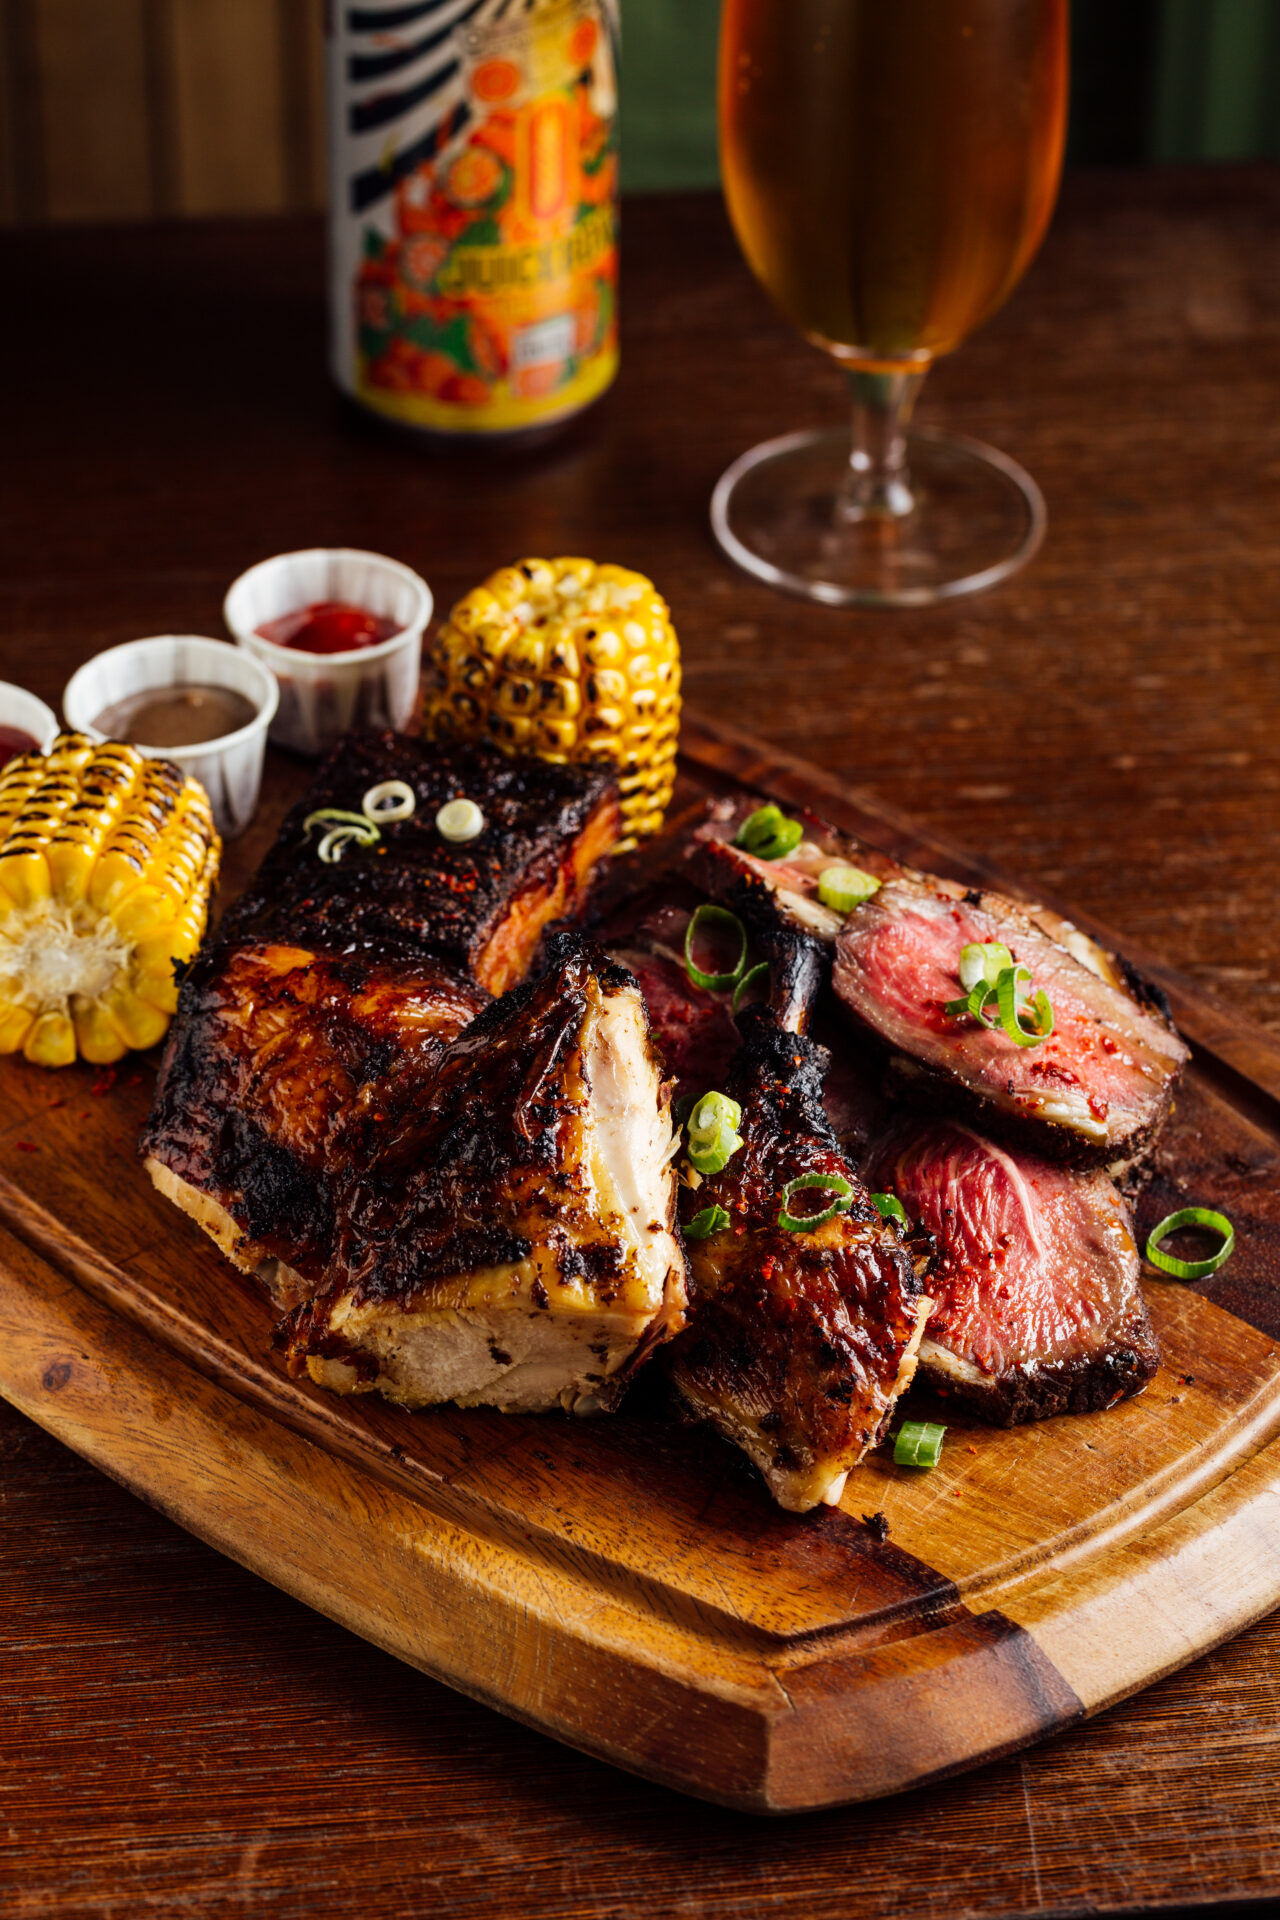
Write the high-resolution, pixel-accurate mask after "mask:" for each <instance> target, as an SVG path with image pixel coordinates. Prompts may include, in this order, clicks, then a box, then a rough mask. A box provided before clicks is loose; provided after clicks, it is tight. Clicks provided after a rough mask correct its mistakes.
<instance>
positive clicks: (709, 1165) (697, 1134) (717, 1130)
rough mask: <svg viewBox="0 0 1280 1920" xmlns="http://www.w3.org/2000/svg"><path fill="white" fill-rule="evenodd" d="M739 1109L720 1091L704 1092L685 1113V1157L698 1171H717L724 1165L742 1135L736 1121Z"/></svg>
mask: <svg viewBox="0 0 1280 1920" xmlns="http://www.w3.org/2000/svg"><path fill="white" fill-rule="evenodd" d="M741 1119H742V1108H741V1107H740V1106H739V1105H738V1103H737V1101H736V1100H730V1099H728V1098H727V1096H726V1095H725V1094H723V1093H704V1094H703V1096H702V1098H701V1100H699V1102H698V1104H697V1106H696V1107H695V1108H694V1109H693V1112H692V1113H691V1114H690V1115H689V1127H688V1134H689V1160H690V1163H691V1164H692V1165H693V1166H694V1167H696V1169H697V1171H698V1172H699V1173H719V1171H720V1169H721V1168H722V1167H727V1166H728V1164H729V1162H730V1160H731V1159H732V1158H733V1156H734V1154H735V1153H736V1152H737V1151H738V1148H739V1147H740V1146H741V1145H742V1135H741V1134H740V1133H739V1132H738V1122H739V1121H740V1120H741Z"/></svg>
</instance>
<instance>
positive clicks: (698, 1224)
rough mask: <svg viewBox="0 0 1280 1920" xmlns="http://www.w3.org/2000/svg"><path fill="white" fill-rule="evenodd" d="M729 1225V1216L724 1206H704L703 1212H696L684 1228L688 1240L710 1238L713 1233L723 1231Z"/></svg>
mask: <svg viewBox="0 0 1280 1920" xmlns="http://www.w3.org/2000/svg"><path fill="white" fill-rule="evenodd" d="M728 1225H729V1216H728V1214H727V1213H726V1212H725V1209H724V1208H723V1207H716V1206H710V1207H704V1208H703V1209H702V1212H701V1213H695V1214H694V1216H693V1218H692V1220H691V1221H690V1222H689V1224H688V1226H687V1227H686V1228H685V1230H684V1237H685V1239H686V1240H709V1239H710V1238H711V1236H712V1234H713V1233H723V1232H724V1230H725V1228H726V1227H727V1226H728Z"/></svg>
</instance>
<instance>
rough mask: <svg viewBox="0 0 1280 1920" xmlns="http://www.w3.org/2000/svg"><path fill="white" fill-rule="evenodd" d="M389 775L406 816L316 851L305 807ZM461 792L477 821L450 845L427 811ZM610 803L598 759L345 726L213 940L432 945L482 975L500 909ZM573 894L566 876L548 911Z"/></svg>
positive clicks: (611, 788) (345, 802) (567, 907)
mask: <svg viewBox="0 0 1280 1920" xmlns="http://www.w3.org/2000/svg"><path fill="white" fill-rule="evenodd" d="M389 779H395V780H405V781H407V782H408V783H409V785H410V786H412V788H413V790H414V793H415V795H416V797H417V808H416V811H415V812H414V814H413V815H412V817H411V818H410V819H408V820H398V821H395V822H393V823H391V824H389V825H387V826H385V827H384V828H383V829H382V838H381V840H380V841H379V842H378V843H377V844H376V845H374V846H372V847H360V846H356V845H349V846H348V847H347V848H346V849H345V850H344V852H343V855H342V858H341V860H339V861H337V862H335V863H334V864H333V865H328V866H326V865H324V864H322V863H321V862H320V861H319V860H318V859H317V858H316V856H315V850H314V849H315V840H316V836H315V833H314V831H313V833H312V835H311V837H310V840H308V838H307V836H306V835H305V834H304V831H303V822H304V821H305V820H306V818H307V816H308V815H309V814H311V813H314V812H316V811H318V810H319V809H321V808H324V807H340V808H343V809H345V810H347V811H348V812H350V811H358V810H359V807H360V803H361V800H362V799H363V797H364V795H365V793H367V792H368V790H369V788H370V787H372V786H375V785H377V784H378V782H380V781H383V780H389ZM460 796H464V797H467V798H471V799H475V800H476V801H477V802H478V803H479V805H480V806H481V807H482V809H483V812H484V815H485V821H486V825H485V830H484V832H483V833H481V834H480V835H479V836H478V837H477V838H476V839H475V840H471V841H467V842H465V843H464V844H462V845H455V844H453V843H451V842H449V841H447V840H445V839H444V838H443V837H442V836H441V835H440V833H439V832H438V831H437V829H436V824H435V820H436V814H437V812H438V811H439V809H440V807H441V806H442V805H443V804H444V802H445V801H446V800H451V799H456V798H458V797H460ZM616 806H617V798H616V783H615V781H614V778H613V776H612V773H611V772H610V771H609V770H607V769H601V768H592V767H570V766H563V767H559V766H550V765H548V764H547V763H546V762H545V761H542V760H536V759H532V758H526V759H513V758H509V757H508V756H507V755H506V754H502V753H498V752H497V751H496V749H495V750H491V749H490V748H488V747H485V746H483V745H470V746H468V745H458V746H451V747H450V748H449V749H448V750H447V751H443V750H442V749H440V748H438V747H432V746H429V745H426V744H424V743H423V742H422V741H420V740H411V739H408V738H406V737H405V736H404V735H403V734H395V733H363V734H348V735H347V736H346V737H345V738H344V739H343V740H341V741H340V742H339V743H338V745H337V747H335V749H334V751H333V753H332V754H331V755H330V757H329V759H328V760H327V761H326V763H325V765H324V766H323V767H322V768H321V770H320V772H319V774H318V775H317V776H316V779H315V781H314V783H313V784H312V786H311V788H310V790H309V792H308V793H307V795H306V797H305V798H304V799H302V800H300V801H299V802H298V805H297V806H296V807H294V809H293V810H292V812H291V813H290V814H288V815H287V817H286V819H285V821H284V824H283V826H282V827H281V829H280V833H279V836H278V838H277V840H276V843H275V845H274V846H273V847H272V849H271V851H270V852H269V853H268V854H267V857H266V859H265V860H264V861H263V863H262V866H261V868H260V869H259V871H258V875H257V877H256V879H255V880H254V882H253V883H252V885H251V886H250V887H249V889H248V891H247V892H246V893H244V894H242V895H241V897H240V899H239V900H238V901H237V902H236V903H235V905H234V906H233V907H232V908H231V910H230V912H229V913H228V914H227V916H226V919H225V920H224V922H223V924H222V927H221V928H220V930H219V942H220V944H221V945H223V946H225V945H227V944H229V943H231V942H237V941H248V940H252V941H259V942H261V941H278V942H288V943H289V944H291V945H298V946H308V947H314V948H316V949H318V950H319V951H322V952H330V953H344V954H348V955H351V954H367V955H375V956H376V957H377V958H379V959H381V960H384V961H385V960H391V959H394V958H405V959H417V958H419V957H420V956H421V955H422V954H424V953H430V954H435V955H438V956H439V957H440V958H442V959H444V960H447V961H449V962H450V963H451V964H452V965H454V966H455V967H457V968H458V969H459V971H460V972H462V973H464V974H468V975H471V976H472V977H476V978H480V979H481V983H482V984H484V985H489V984H491V983H490V982H489V981H488V980H486V979H485V978H484V968H483V960H484V956H485V952H486V948H487V947H488V946H489V944H490V942H491V941H492V940H493V939H494V937H495V935H496V934H497V933H498V931H499V930H500V928H501V925H502V922H503V921H504V920H505V919H506V918H507V917H508V916H510V915H511V914H512V913H513V912H518V911H519V906H520V901H521V896H522V895H524V896H528V897H530V898H532V897H535V896H537V897H541V896H543V895H544V894H545V893H546V891H547V889H549V888H554V886H555V883H556V881H557V879H558V878H559V877H560V876H561V873H562V869H563V868H564V865H565V862H566V859H567V858H568V857H569V851H570V850H571V849H572V847H573V845H574V843H575V842H576V841H577V840H578V839H579V837H580V836H581V835H582V834H584V833H585V832H586V831H587V830H588V829H589V827H591V825H592V823H593V821H595V822H596V823H597V825H599V826H600V828H601V834H602V837H603V834H604V831H605V823H604V822H603V816H604V815H605V814H608V815H609V817H610V818H612V817H613V814H614V813H615V812H616ZM578 894H579V888H578V885H577V883H576V878H574V880H573V884H572V885H571V886H570V887H569V894H568V898H567V900H566V902H565V903H564V905H563V907H562V908H560V909H557V910H558V911H563V912H571V911H573V910H574V909H575V908H576V907H577V905H578V904H579V899H578ZM537 931H540V926H539V928H538V929H537ZM535 937H536V936H535ZM519 971H521V972H522V971H523V968H521V969H519ZM498 984H499V985H500V986H501V985H507V984H509V981H508V980H505V979H504V980H502V981H501V982H500V983H498Z"/></svg>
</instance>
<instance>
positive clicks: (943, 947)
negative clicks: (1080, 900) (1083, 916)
mask: <svg viewBox="0 0 1280 1920" xmlns="http://www.w3.org/2000/svg"><path fill="white" fill-rule="evenodd" d="M746 811H747V808H746V807H745V805H740V804H735V805H734V806H733V807H723V808H721V809H720V810H719V811H718V813H717V814H716V815H715V816H713V818H712V819H711V820H710V821H709V822H708V823H707V825H706V826H704V827H703V828H701V829H700V830H699V833H698V834H697V836H695V845H694V848H693V855H692V857H693V863H694V869H693V870H694V871H695V872H696V873H697V874H698V876H699V877H700V878H701V880H702V881H703V884H705V885H708V886H710V887H712V888H713V889H714V890H715V891H716V892H717V894H718V896H719V897H720V898H723V899H726V900H727V901H728V902H729V904H730V905H732V906H734V908H735V910H737V911H739V912H741V913H742V914H743V917H744V918H745V919H746V920H747V921H748V923H749V924H751V925H756V926H759V925H764V924H766V923H767V922H769V921H770V920H771V919H772V920H773V921H774V922H775V924H778V925H781V926H783V927H786V928H787V929H789V931H790V937H791V938H792V940H793V941H798V942H801V943H804V944H806V945H807V947H808V950H809V951H810V952H812V951H813V950H814V949H815V948H819V947H821V946H824V945H825V946H827V947H828V948H830V946H831V945H832V944H833V943H834V967H833V975H832V978H833V983H834V986H835V990H836V993H837V995H838V996H839V998H840V1000H841V1002H842V1003H843V1005H844V1006H845V1008H846V1009H847V1010H848V1011H849V1012H850V1013H852V1014H853V1015H854V1017H855V1018H856V1019H857V1020H858V1021H859V1023H860V1024H862V1025H863V1026H864V1027H865V1029H866V1030H867V1031H869V1032H870V1033H871V1034H873V1035H875V1036H876V1038H877V1039H878V1040H879V1041H880V1042H881V1043H882V1044H883V1045H885V1046H887V1047H888V1048H889V1049H890V1050H891V1051H892V1054H893V1056H894V1068H895V1073H896V1077H897V1082H898V1087H897V1090H898V1092H899V1093H900V1094H901V1095H902V1096H903V1097H906V1098H909V1099H912V1100H915V1101H918V1102H919V1103H920V1104H923V1105H927V1106H929V1107H930V1108H932V1109H935V1110H936V1109H937V1108H939V1107H944V1108H950V1109H951V1110H954V1111H956V1112H959V1113H961V1114H962V1115H964V1114H969V1115H972V1116H973V1118H974V1120H975V1124H977V1125H979V1126H982V1127H985V1128H986V1130H987V1131H988V1132H996V1133H999V1134H1001V1135H1002V1136H1003V1137H1008V1138H1010V1139H1013V1140H1016V1141H1021V1142H1023V1143H1025V1144H1026V1145H1027V1146H1028V1147H1031V1148H1033V1149H1034V1150H1035V1151H1037V1152H1039V1153H1042V1154H1045V1155H1048V1156H1051V1157H1054V1158H1062V1159H1065V1160H1068V1161H1071V1162H1073V1163H1075V1164H1081V1165H1084V1164H1096V1163H1103V1164H1114V1163H1119V1162H1122V1161H1127V1160H1132V1159H1133V1158H1134V1157H1135V1155H1137V1154H1138V1153H1140V1152H1141V1151H1143V1150H1144V1149H1145V1147H1146V1146H1147V1145H1148V1144H1149V1143H1150V1141H1151V1140H1152V1139H1153V1138H1154V1136H1155V1134H1156V1133H1157V1132H1158V1130H1159V1128H1160V1126H1161V1125H1162V1123H1163V1121H1164V1119H1165V1117H1166V1115H1167V1113H1168V1111H1169V1107H1170V1105H1171V1102H1172V1098H1173V1089H1174V1086H1175V1084H1176V1081H1177V1078H1178V1075H1179V1073H1180V1072H1181V1070H1182V1067H1183V1065H1184V1064H1185V1062H1186V1059H1187V1050H1186V1047H1185V1046H1184V1044H1183V1042H1182V1040H1181V1039H1180V1037H1179V1036H1178V1034H1177V1033H1176V1031H1175V1030H1174V1027H1173V1025H1172V1022H1171V1021H1170V1019H1169V1017H1168V1012H1167V1009H1166V1008H1165V1007H1164V1004H1163V1001H1162V999H1161V997H1160V995H1159V994H1158V993H1157V992H1156V991H1155V990H1154V989H1152V988H1150V987H1148V986H1146V984H1145V983H1144V982H1142V981H1141V980H1140V979H1139V977H1138V976H1137V975H1136V974H1134V972H1133V971H1132V969H1130V968H1128V967H1127V966H1126V965H1125V963H1124V962H1123V961H1120V960H1118V959H1117V958H1116V957H1115V956H1114V955H1112V954H1109V953H1107V952H1106V951H1105V950H1104V949H1103V948H1101V947H1099V946H1098V945H1097V943H1096V942H1094V941H1092V940H1090V939H1088V938H1087V936H1085V935H1083V934H1081V933H1080V932H1079V930H1078V929H1077V928H1075V927H1072V926H1071V925H1070V923H1068V922H1065V921H1063V920H1061V919H1059V918H1058V917H1057V916H1056V915H1054V914H1052V913H1050V912H1048V911H1047V910H1046V909H1043V908H1038V907H1032V906H1021V905H1019V904H1018V903H1016V902H1015V901H1012V900H1009V899H1006V898H1005V897H1004V896H1003V895H1000V894H997V893H993V892H990V891H987V892H978V891H975V890H973V889H966V888H964V887H962V886H961V885H960V884H959V883H958V882H955V881H949V880H942V879H938V878H937V877H936V876H933V875H930V874H921V873H917V872H914V871H913V870H911V869H909V868H906V867H903V866H901V865H900V864H899V863H898V862H896V861H894V860H892V859H891V858H889V856H887V855H885V854H882V853H879V852H877V851H876V850H875V849H873V848H869V847H865V846H862V845H859V844H858V843H855V842H851V841H849V840H846V839H844V838H842V837H841V836H840V835H837V834H835V833H833V832H832V831H831V830H830V829H828V828H825V827H823V826H822V825H821V823H820V822H816V821H806V826H807V832H806V837H805V838H804V839H803V840H802V841H801V843H800V845H799V846H798V847H797V848H796V849H795V852H794V853H792V854H790V855H788V856H787V857H786V858H785V859H783V860H779V861H762V860H759V859H756V858H753V857H752V856H751V855H750V854H747V853H744V852H743V851H742V850H741V849H739V848H736V847H734V846H733V845H732V839H733V836H734V834H735V833H736V831H737V828H738V826H739V825H740V823H741V819H742V817H743V815H744V813H745V812H746ZM835 861H843V862H848V863H849V864H852V865H854V866H858V867H861V868H863V869H864V870H865V871H866V872H868V873H871V874H873V875H874V876H875V877H876V878H877V879H878V880H879V881H880V883H881V884H880V888H879V891H878V892H876V893H875V894H874V895H873V896H872V897H871V898H870V899H869V900H866V901H864V902H863V903H862V904H861V905H859V906H857V907H855V908H854V909H853V911H852V912H851V913H850V914H848V915H847V916H846V915H842V914H838V913H835V912H834V911H833V910H832V909H831V908H829V907H827V906H825V905H824V904H823V903H822V902H821V901H820V900H819V899H818V892H817V889H818V877H819V875H820V873H821V872H822V870H823V868H824V867H827V866H830V865H831V864H833V863H834V862H835ZM986 942H1001V943H1003V944H1004V945H1005V946H1007V947H1008V948H1009V951H1010V953H1011V955H1012V956H1013V958H1014V960H1015V961H1016V962H1018V963H1020V964H1023V965H1025V966H1026V967H1028V968H1029V969H1030V972H1031V975H1032V984H1033V987H1034V988H1037V989H1043V990H1044V992H1045V993H1046V994H1047V995H1048V998H1049V1000H1050V1002H1051V1003H1052V1006H1053V1011H1054V1019H1055V1031H1054V1033H1053V1035H1052V1036H1051V1037H1050V1038H1049V1039H1048V1040H1046V1041H1044V1042H1043V1043H1042V1044H1040V1045H1037V1046H1033V1047H1020V1046H1018V1045H1017V1044H1016V1042H1014V1041H1013V1040H1011V1039H1010V1038H1009V1036H1008V1035H1007V1034H1006V1033H1005V1032H1004V1031H1003V1030H1002V1029H1001V1028H999V1027H995V1028H991V1027H988V1026H986V1025H984V1024H983V1023H982V1022H981V1021H979V1020H977V1019H975V1018H974V1017H972V1016H969V1015H960V1016H959V1017H957V1016H953V1015H949V1014H947V1013H946V1012H945V1011H944V1009H945V1007H946V1004H947V1003H948V1002H949V1001H953V1000H956V999H957V998H959V997H960V996H961V991H962V990H961V987H960V979H959V963H960V952H961V949H962V947H964V946H966V945H968V944H971V943H986Z"/></svg>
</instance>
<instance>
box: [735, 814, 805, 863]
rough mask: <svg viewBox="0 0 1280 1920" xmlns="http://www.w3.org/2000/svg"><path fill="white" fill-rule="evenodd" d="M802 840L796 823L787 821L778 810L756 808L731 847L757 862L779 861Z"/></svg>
mask: <svg viewBox="0 0 1280 1920" xmlns="http://www.w3.org/2000/svg"><path fill="white" fill-rule="evenodd" d="M803 839H804V828H803V827H802V826H801V825H800V822H799V821H798V820H789V819H788V818H787V816H786V814H785V813H784V812H783V811H782V808H781V807H775V806H772V805H770V806H767V807H757V808H756V810H755V812H754V813H751V814H748V815H747V818H746V819H745V820H744V821H743V823H742V825H741V826H740V827H739V828H738V837H737V839H736V840H735V841H734V843H733V844H734V846H735V847H741V848H742V850H743V852H744V853H749V854H751V855H753V856H754V858H755V859H757V860H781V859H782V858H783V857H784V856H785V855H786V854H788V853H790V852H792V851H793V849H794V848H796V847H798V846H799V845H800V842H801V841H802V840H803Z"/></svg>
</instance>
